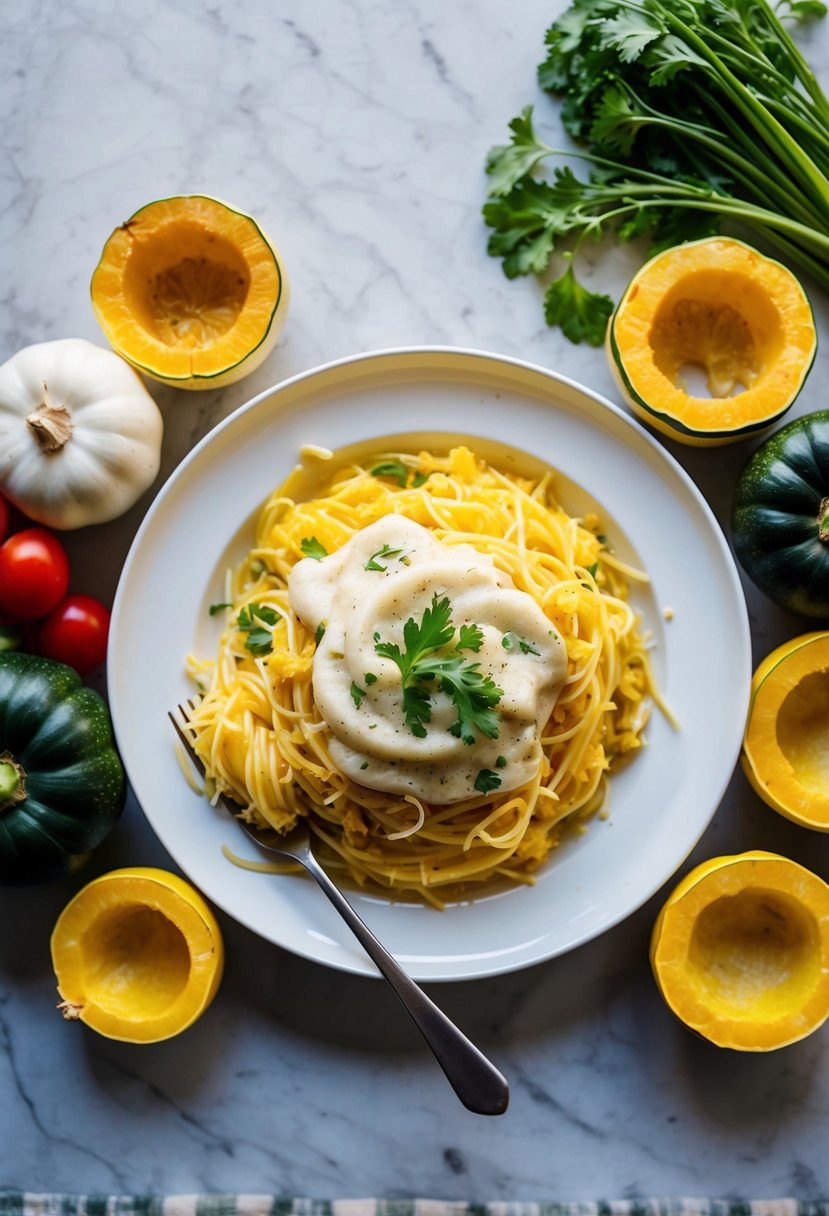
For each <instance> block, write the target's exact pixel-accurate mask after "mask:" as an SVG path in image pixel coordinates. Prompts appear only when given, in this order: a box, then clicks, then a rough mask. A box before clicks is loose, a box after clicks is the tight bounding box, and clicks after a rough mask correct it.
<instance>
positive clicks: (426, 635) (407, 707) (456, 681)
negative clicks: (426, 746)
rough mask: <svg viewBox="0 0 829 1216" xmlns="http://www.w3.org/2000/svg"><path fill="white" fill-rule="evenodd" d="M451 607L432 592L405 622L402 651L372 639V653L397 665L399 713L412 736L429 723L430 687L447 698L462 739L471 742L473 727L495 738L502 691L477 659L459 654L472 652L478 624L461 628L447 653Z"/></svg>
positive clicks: (452, 633)
mask: <svg viewBox="0 0 829 1216" xmlns="http://www.w3.org/2000/svg"><path fill="white" fill-rule="evenodd" d="M451 613H452V609H451V605H450V603H449V599H448V597H447V596H444V597H443V598H442V599H438V596H437V594H434V595H433V596H432V602H431V604H430V605H429V606H428V607H427V608H425V609H424V611H423V616H422V617H421V620H420V622H419V623H418V622H417V621H416V620H415V618H414V617H409V618H408V620H407V621H406V622H405V624H404V626H403V643H404V649H403V650H401V649H400V646H399V645H398V644H397V643H396V642H382V641H381V642H376V644H375V647H374V649H375V652H376V653H377V654H378V655H380V656H381V657H382V658H387V659H391V660H392V662H393V663H395V664H396V665H397V667H398V668H399V669H400V676H401V682H402V686H403V711H404V716H405V719H406V725H407V726H408V727H409V729H410V730H411V732H412V734H414V735H417V736H418V737H420V738H423V737H424V736H425V734H426V724H427V723H428V722H429V721H431V716H432V710H431V700H430V689H431V688H433V687H435V686H437V687H439V688H440V689H441V690H442V691H443V692H445V693H447V695H448V696H449V697H450V698H451V700H452V702H453V703H454V705H455V708H456V709H457V711H458V718H457V721H456V722H455V723H454V724H453V725H452V726H451V727H450V730H451V731H452V733H453V734H455V735H457V736H458V738H460V739H462V740H463V741H464V743H474V742H475V731H476V730H478V731H480V732H481V733H482V734H484V735H487V736H488V737H489V738H491V739H495V738H497V736H498V715H497V714H496V713H495V706H496V705H497V704H498V702H499V701H500V699H501V697H502V696H503V690H502V689H500V688H498V687H497V686H496V684H495V683H494V681H493V680H492V679H491V678H490V677H489V676H486V675H484V674H483V673H482V672H481V670H480V663H475V662H472V661H471V660H469V659H465V658H463V656H462V654H461V649H462V648H465V649H471V650H476V649H478V648H479V647H480V643H481V640H482V635H481V631H480V628H479V627H478V626H476V625H469V626H465V627H463V626H462V627H461V632H460V636H459V639H458V643H457V644H456V645H455V647H454V649H452V650H451V651H450V652H449V653H448V654H444V655H441V653H440V652H441V651H447V650H449V648H450V646H451V645H452V643H453V642H454V640H455V627H454V625H453V624H452V620H451Z"/></svg>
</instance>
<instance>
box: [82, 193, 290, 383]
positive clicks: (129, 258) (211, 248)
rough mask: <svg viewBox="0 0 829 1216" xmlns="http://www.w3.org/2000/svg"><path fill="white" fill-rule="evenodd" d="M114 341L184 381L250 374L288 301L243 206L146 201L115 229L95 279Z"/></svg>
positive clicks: (143, 364) (165, 378) (98, 307)
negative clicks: (237, 208) (237, 207)
mask: <svg viewBox="0 0 829 1216" xmlns="http://www.w3.org/2000/svg"><path fill="white" fill-rule="evenodd" d="M91 293H92V306H93V308H94V310H95V315H96V317H97V318H98V322H99V324H100V326H101V328H102V329H103V331H104V333H105V334H106V336H107V339H108V341H109V343H110V345H111V346H112V347H113V349H114V350H116V351H117V352H118V354H119V355H122V356H123V358H125V359H126V360H127V361H128V362H129V363H131V364H132V365H133V367H135V368H137V369H138V371H140V372H144V373H145V375H148V376H151V377H152V378H153V379H155V380H160V381H162V382H163V383H164V384H171V385H174V386H176V387H178V388H187V389H200V388H216V387H219V386H221V385H225V384H231V383H232V382H233V381H235V380H240V379H241V378H242V377H243V376H246V375H248V373H250V372H252V371H254V369H255V368H257V367H258V366H259V365H260V364H261V363H262V361H263V360H264V359H265V358H266V356H267V355H268V354H269V353H270V351H271V350H272V349H273V346H274V344H275V342H276V340H277V338H278V336H279V333H280V331H281V329H282V326H283V324H284V321H285V314H286V312H287V308H288V296H289V290H288V282H287V280H286V278H285V274H284V271H283V268H282V264H281V260H280V258H279V256H278V254H277V252H276V250H275V248H274V247H273V245H272V244H271V242H270V241H269V240H268V238H267V237H266V236H265V235H264V233H263V232H262V230H261V228H260V227H259V225H258V224H257V223H256V222H255V221H254V220H253V219H251V217H250V216H249V215H245V214H244V212H241V211H237V210H236V209H235V208H234V207H230V206H228V205H227V203H222V202H219V200H218V199H214V198H208V197H207V196H205V195H199V194H196V195H183V196H179V197H176V198H166V199H161V200H159V201H158V202H154V203H149V204H148V205H147V206H146V207H142V209H141V210H140V211H137V212H136V213H135V215H133V216H132V218H131V219H129V220H127V222H126V223H125V224H122V225H121V226H120V227H119V228H116V230H115V231H114V232H113V233H112V235H111V236H110V238H109V240H108V241H107V243H106V245H105V246H104V250H103V253H102V255H101V260H100V262H99V263H98V266H97V267H96V269H95V273H94V274H93V276H92V284H91Z"/></svg>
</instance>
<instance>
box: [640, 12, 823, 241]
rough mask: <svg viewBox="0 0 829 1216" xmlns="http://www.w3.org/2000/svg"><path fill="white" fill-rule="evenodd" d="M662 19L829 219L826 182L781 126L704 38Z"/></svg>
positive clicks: (676, 20)
mask: <svg viewBox="0 0 829 1216" xmlns="http://www.w3.org/2000/svg"><path fill="white" fill-rule="evenodd" d="M663 15H664V19H665V21H666V23H667V24H668V26H669V27H671V28H672V29H673V30H674V31H675V33H677V34H679V35H680V37H681V38H683V39H684V41H685V42H686V43H687V44H688V46H689V47H691V48H692V49H693V50H694V51H695V52H696V53H697V54H698V55H699V57H700V58H701V59H703V60H705V62H706V63H707V64H708V65H709V70H710V75H711V78H712V81H713V82H714V83H715V84H721V85H722V86H723V89H724V91H725V92H726V93H728V94H729V95H730V97H731V98H732V100H733V101H734V103H735V105H737V106H738V108H739V109H740V110H741V111H742V113H743V114H744V116H745V117H746V118H747V119H748V121H749V122H750V123H751V125H752V127H753V128H754V130H755V132H756V133H757V135H759V136H760V138H761V140H763V142H764V143H766V144H768V145H770V146H771V147H772V148H773V149H775V150H776V151H777V152H778V154H779V155H780V156H781V158H782V159H783V160H784V161H785V162H786V163H787V164H788V165H789V166H790V168H791V169H792V170H793V171H794V172H795V173H797V174H798V176H799V177H800V179H801V181H802V183H803V185H804V186H808V187H809V188H810V190H811V192H812V195H813V197H814V199H815V201H816V202H818V203H819V204H820V206H821V209H822V211H824V212H825V214H826V216H827V218H829V181H828V180H827V179H826V177H825V176H824V175H823V174H822V173H821V172H820V170H819V169H818V168H817V166H816V165H815V164H814V162H813V161H811V160H810V159H809V157H808V156H806V155H805V153H804V152H803V150H802V148H801V147H800V146H799V144H798V143H797V141H796V140H795V139H794V138H793V137H792V135H791V134H790V133H789V132H788V131H787V130H786V128H785V127H784V126H783V125H782V123H780V122H779V121H778V119H777V118H775V116H774V115H773V114H771V113H769V111H768V110H767V109H766V107H765V106H764V105H763V103H762V102H761V101H758V99H757V97H756V96H755V94H754V93H752V91H751V90H750V89H748V88H747V87H746V86H745V85H744V84H743V82H742V81H741V80H739V79H738V77H736V76H735V75H734V73H733V72H732V71H731V69H730V68H729V67H728V65H727V64H726V63H725V62H724V61H723V60H722V59H721V58H720V56H719V55H717V53H716V52H715V51H712V50H711V47H710V46H709V44H708V43H707V42H706V41H705V39H704V38H701V37H700V36H699V34H697V33H696V32H695V31H694V30H692V29H691V27H690V26H688V25H686V23H685V22H684V21H683V20H682V19H681V18H680V17H677V16H676V15H675V14H674V13H673V12H672V11H671V10H670V9H669V8H667V7H665V8H664V9H663Z"/></svg>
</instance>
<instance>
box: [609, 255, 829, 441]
mask: <svg viewBox="0 0 829 1216" xmlns="http://www.w3.org/2000/svg"><path fill="white" fill-rule="evenodd" d="M606 345H607V353H608V358H609V361H610V366H611V369H612V371H613V373H614V376H615V378H616V380H617V382H618V384H619V387H620V389H621V391H622V394H623V395H624V397H625V399H626V401H627V403H628V404H629V406H630V408H631V409H632V410H633V412H634V413H635V414H637V415H638V416H639V417H640V418H642V420H643V421H645V422H647V423H648V424H649V425H650V426H652V427H654V428H655V429H656V430H658V431H661V432H662V434H664V435H668V436H669V437H670V438H671V439H677V440H679V441H680V442H681V443H686V444H691V445H692V446H699V447H706V446H714V445H717V444H724V443H731V442H733V441H735V440H737V439H743V438H745V437H746V436H747V435H751V434H752V433H754V432H755V431H760V430H763V429H765V428H766V427H768V426H770V425H771V424H772V423H774V422H775V421H776V420H777V419H778V418H780V417H781V416H782V415H783V414H784V413H785V412H786V410H787V409H788V408H789V406H790V405H791V404H792V402H793V401H794V400H795V398H796V397H797V394H798V393H799V392H800V389H801V388H802V387H803V383H804V381H805V379H806V376H807V375H808V372H809V369H810V368H811V366H812V363H813V361H814V357H815V351H816V349H817V330H816V328H815V322H814V317H813V315H812V309H811V305H810V304H809V300H808V298H807V296H806V293H805V291H804V290H803V288H802V286H801V285H800V283H799V282H798V280H797V279H796V278H795V276H794V275H793V274H792V273H791V271H789V270H787V269H786V267H785V266H782V265H781V264H780V263H779V262H776V261H774V260H772V259H771V258H767V257H764V256H763V255H762V254H760V253H758V252H757V250H756V249H752V248H751V247H750V246H749V245H745V244H744V243H743V242H742V241H736V240H732V239H731V238H728V237H709V238H705V239H704V240H700V241H691V242H688V243H687V244H685V245H677V246H675V247H673V248H671V249H666V250H664V251H663V252H662V253H659V254H657V255H656V256H655V257H653V258H651V260H650V261H649V262H647V263H646V264H645V265H644V266H643V267H642V269H641V270H640V271H639V273H638V274H636V275H635V276H634V278H633V279H632V280H631V283H630V284H629V286H628V288H627V290H626V291H625V294H624V295H623V296H622V299H621V300H620V301H619V304H618V306H617V308H616V311H615V313H614V315H613V317H612V318H611V321H610V324H609V325H608V330H607V344H606ZM699 375H704V377H705V379H706V381H707V388H708V393H709V394H710V395H709V396H703V395H698V394H695V393H693V392H691V391H690V390H689V387H688V385H687V381H688V379H689V377H694V376H699Z"/></svg>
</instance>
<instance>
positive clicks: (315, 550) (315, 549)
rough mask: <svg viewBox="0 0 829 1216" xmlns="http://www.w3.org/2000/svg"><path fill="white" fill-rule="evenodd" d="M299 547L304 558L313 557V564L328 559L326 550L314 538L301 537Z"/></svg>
mask: <svg viewBox="0 0 829 1216" xmlns="http://www.w3.org/2000/svg"><path fill="white" fill-rule="evenodd" d="M299 547H300V549H301V550H302V552H303V555H304V556H305V557H313V559H314V561H315V562H318V561H319V560H320V558H323V557H328V550H327V549H326V547H325V545H323V544H322V543H321V542H320V541H318V540H317V538H316V536H303V538H302V540H301V541H300V542H299Z"/></svg>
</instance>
